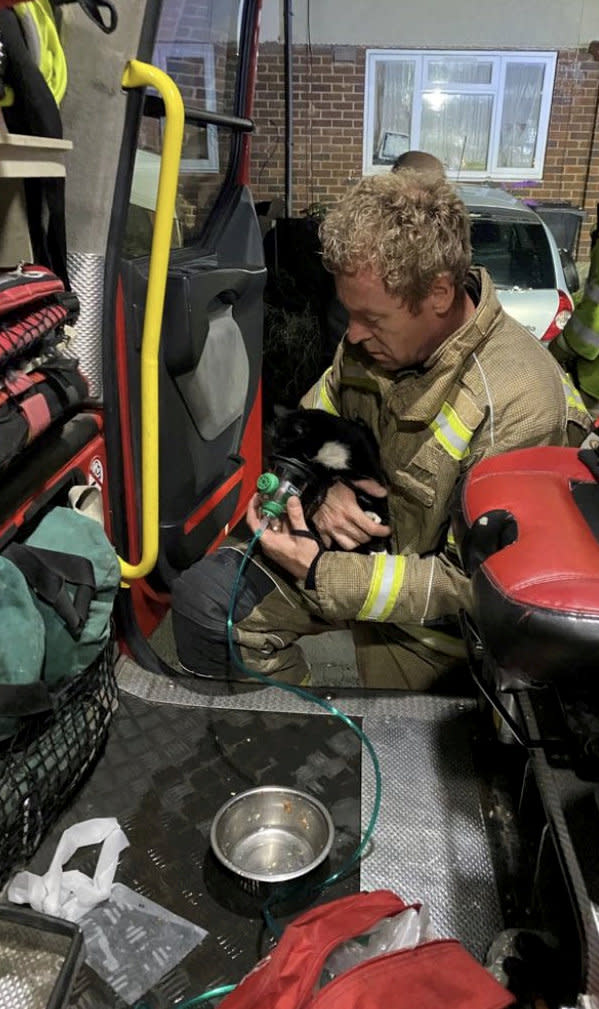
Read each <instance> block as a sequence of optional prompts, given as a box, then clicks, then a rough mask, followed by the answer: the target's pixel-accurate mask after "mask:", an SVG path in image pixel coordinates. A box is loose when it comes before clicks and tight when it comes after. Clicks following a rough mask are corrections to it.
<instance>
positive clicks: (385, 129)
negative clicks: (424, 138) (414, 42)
mask: <svg viewBox="0 0 599 1009" xmlns="http://www.w3.org/2000/svg"><path fill="white" fill-rule="evenodd" d="M414 67H415V62H414V60H394V61H393V62H384V61H382V60H381V61H380V62H378V63H377V66H376V97H375V123H374V132H373V142H372V152H371V155H372V162H373V164H375V165H391V164H393V162H394V161H395V159H396V158H397V157H398V156H399V155H400V154H403V152H404V151H407V150H409V149H410V146H411V145H410V135H411V132H412V101H413V98H414Z"/></svg>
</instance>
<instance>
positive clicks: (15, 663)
mask: <svg viewBox="0 0 599 1009" xmlns="http://www.w3.org/2000/svg"><path fill="white" fill-rule="evenodd" d="M0 612H1V613H2V633H1V634H0V682H1V683H5V684H17V685H23V684H32V683H36V682H37V681H39V679H40V678H41V674H42V666H43V662H44V652H45V639H46V632H45V627H44V621H43V620H42V617H41V614H40V613H39V612H38V610H37V607H36V605H35V603H34V601H33V596H32V595H31V592H30V591H29V587H28V585H27V582H26V581H25V577H24V575H22V574H21V572H20V571H19V569H18V568H17V567H15V565H14V564H12V563H11V561H9V560H7V559H6V558H5V557H2V556H0ZM16 723H17V719H16V718H14V717H12V718H10V717H5V718H3V717H0V739H6V737H7V736H12V734H13V732H14V731H15V728H16Z"/></svg>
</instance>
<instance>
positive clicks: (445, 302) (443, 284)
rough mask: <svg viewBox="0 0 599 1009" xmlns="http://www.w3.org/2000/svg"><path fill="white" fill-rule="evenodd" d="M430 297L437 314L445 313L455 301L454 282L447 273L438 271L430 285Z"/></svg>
mask: <svg viewBox="0 0 599 1009" xmlns="http://www.w3.org/2000/svg"><path fill="white" fill-rule="evenodd" d="M430 297H431V298H432V306H433V309H434V311H435V312H436V314H437V315H446V314H447V312H449V310H450V308H451V307H452V305H453V303H454V301H455V284H454V282H453V280H452V279H451V277H450V275H449V274H448V273H439V274H438V275H437V276H436V277H435V279H434V281H433V286H432V287H431V291H430Z"/></svg>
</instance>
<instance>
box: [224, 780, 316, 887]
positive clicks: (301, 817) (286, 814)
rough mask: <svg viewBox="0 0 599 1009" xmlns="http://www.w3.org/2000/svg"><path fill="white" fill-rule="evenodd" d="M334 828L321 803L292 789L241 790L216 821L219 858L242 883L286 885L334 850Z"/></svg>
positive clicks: (269, 786)
mask: <svg viewBox="0 0 599 1009" xmlns="http://www.w3.org/2000/svg"><path fill="white" fill-rule="evenodd" d="M334 834H335V828H334V827H333V821H332V820H331V817H330V814H329V812H328V810H327V809H325V807H324V806H323V804H322V802H319V801H318V799H315V798H314V797H313V796H311V795H307V794H306V793H305V792H299V791H297V790H296V789H294V788H280V787H279V786H278V785H265V786H264V787H262V788H251V789H249V791H247V792H240V793H239V795H234V796H233V798H232V799H229V801H228V802H226V803H225V804H224V806H221V808H220V809H219V811H218V813H217V814H216V816H215V817H214V820H213V821H212V827H211V830H210V843H211V845H212V850H213V851H214V854H215V855H216V856H217V858H218V859H219V860H220V861H221V862H222V863H223V865H225V866H226V867H227V868H228V869H230V870H231V871H232V872H234V873H236V874H237V875H238V876H241V877H242V878H243V879H248V880H256V881H257V882H260V883H284V882H286V881H287V880H290V879H297V878H298V877H299V876H304V875H306V874H307V873H309V872H311V871H312V869H315V868H316V866H317V865H320V863H321V862H323V861H324V859H325V858H326V857H327V855H328V853H329V851H330V850H331V845H332V843H333V837H334Z"/></svg>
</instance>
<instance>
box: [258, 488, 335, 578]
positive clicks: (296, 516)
mask: <svg viewBox="0 0 599 1009" xmlns="http://www.w3.org/2000/svg"><path fill="white" fill-rule="evenodd" d="M246 521H247V524H248V526H249V527H250V529H251V531H252V532H253V533H254V532H256V530H257V529H258V527H259V526H260V523H261V521H262V515H261V514H260V495H259V494H255V495H254V497H253V498H252V500H251V501H250V503H249V507H248V510H247V515H246ZM295 529H297V530H299V531H307V530H308V526H307V525H306V520H305V518H304V510H303V508H302V505H301V502H300V499H299V498H298V497H297V496H296V495H295V494H294V495H292V496H291V497H290V498H289V500H288V502H287V515H286V518H284V519H283V522H282V525H281V528H280V530H279V531H278V532H275V531H274V530H273V529H270V528H269V529H266V530H265V531H264V532H263V533H262V536H261V537H260V545H261V546H262V550H263V551H264V553H265V554H266V556H267V557H270V558H271V560H273V561H275V562H276V563H277V564H279V565H280V566H281V567H282V568H285V570H286V571H289V573H290V574H291V575H293V577H294V578H301V579H305V577H306V575H307V574H308V571H309V570H310V566H311V564H312V561H313V560H314V558H315V557H316V555H317V554H318V552H319V549H320V548H319V545H318V543H317V542H316V540H313V539H309V538H308V537H305V536H294V535H293V534H292V530H295Z"/></svg>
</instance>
